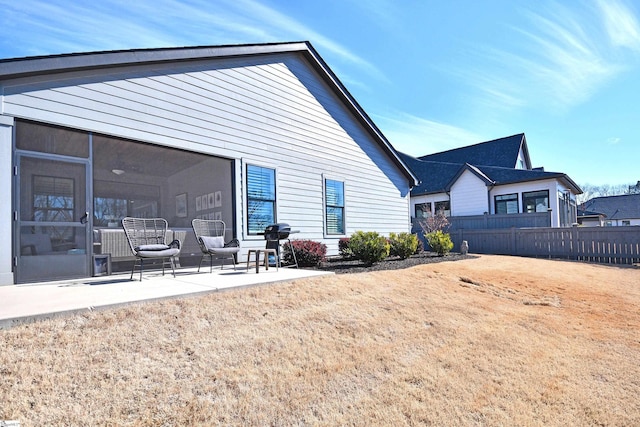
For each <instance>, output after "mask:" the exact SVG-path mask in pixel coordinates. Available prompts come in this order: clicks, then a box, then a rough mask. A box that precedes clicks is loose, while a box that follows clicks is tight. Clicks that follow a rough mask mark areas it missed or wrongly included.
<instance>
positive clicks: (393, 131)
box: [374, 112, 485, 157]
mask: <svg viewBox="0 0 640 427" xmlns="http://www.w3.org/2000/svg"><path fill="white" fill-rule="evenodd" d="M374 120H375V122H376V124H377V125H378V127H379V128H380V129H381V130H382V133H384V135H385V136H386V137H387V139H388V140H389V142H391V144H392V145H393V146H394V147H395V148H396V149H397V150H399V151H402V152H403V153H407V154H409V155H412V156H416V157H419V156H424V155H426V154H431V153H436V152H439V151H445V150H449V149H452V148H458V147H463V146H465V145H471V144H477V143H478V142H482V141H484V140H485V139H483V138H482V137H481V136H479V135H477V134H475V133H473V132H470V131H468V130H466V129H462V128H459V127H456V126H452V125H448V124H444V123H438V122H435V121H432V120H426V119H422V118H420V117H416V116H414V115H411V114H407V113H401V112H399V113H395V114H393V115H391V116H376V117H374Z"/></svg>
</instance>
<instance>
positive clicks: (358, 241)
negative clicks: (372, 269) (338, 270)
mask: <svg viewBox="0 0 640 427" xmlns="http://www.w3.org/2000/svg"><path fill="white" fill-rule="evenodd" d="M349 249H350V250H351V252H352V253H353V256H354V257H356V258H357V259H359V260H360V261H362V262H364V263H365V264H367V265H371V264H374V263H376V262H380V261H382V260H383V259H385V258H386V257H388V256H389V242H388V241H387V239H386V238H385V237H384V236H381V235H379V234H378V233H376V232H375V231H367V232H365V231H356V232H355V233H353V234H352V235H351V239H349Z"/></svg>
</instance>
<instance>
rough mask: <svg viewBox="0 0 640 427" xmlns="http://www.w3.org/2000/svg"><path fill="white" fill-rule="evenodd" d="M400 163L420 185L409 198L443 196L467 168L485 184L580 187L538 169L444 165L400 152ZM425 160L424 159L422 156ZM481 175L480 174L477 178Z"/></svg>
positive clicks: (556, 173)
mask: <svg viewBox="0 0 640 427" xmlns="http://www.w3.org/2000/svg"><path fill="white" fill-rule="evenodd" d="M399 155H400V157H401V158H402V160H403V161H404V162H405V164H407V165H408V166H409V168H410V169H412V170H413V172H414V174H415V175H417V176H418V178H419V179H420V184H419V185H418V186H417V187H414V188H413V190H411V195H412V196H418V195H422V194H433V193H443V192H446V191H449V189H450V187H451V185H453V183H454V182H455V180H456V179H457V178H458V177H459V175H460V174H461V173H462V172H463V171H464V169H469V170H471V171H472V172H474V173H475V174H476V175H478V177H479V178H481V179H483V180H485V181H487V180H488V182H487V184H493V185H504V184H513V183H519V182H530V181H539V180H543V179H558V180H560V181H562V182H563V183H564V184H565V185H567V186H569V187H571V188H573V189H574V191H575V192H577V193H581V192H582V190H580V187H578V185H577V184H576V183H575V182H573V181H572V180H571V178H569V177H568V176H567V175H565V174H564V173H559V172H545V171H544V170H541V169H514V168H513V167H510V168H506V167H497V166H476V165H472V164H469V163H468V162H462V163H447V162H437V161H429V160H426V161H425V160H421V159H419V158H415V157H412V156H409V155H408V154H404V153H399ZM424 157H427V156H424ZM480 174H481V175H480Z"/></svg>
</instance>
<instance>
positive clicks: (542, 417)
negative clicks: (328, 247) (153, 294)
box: [0, 256, 640, 427]
mask: <svg viewBox="0 0 640 427" xmlns="http://www.w3.org/2000/svg"><path fill="white" fill-rule="evenodd" d="M0 343H1V346H0V347H1V348H0V421H1V420H18V421H20V423H21V427H27V426H44V425H73V426H76V425H78V426H88V425H114V426H116V425H117V426H121V425H135V426H160V425H166V426H185V425H242V426H267V425H273V426H290V425H363V426H365V425H366V426H370V425H380V426H403V425H407V426H411V425H465V426H467V425H490V426H493V425H519V426H532V425H541V426H549V425H562V426H573V425H585V426H589V425H601V426H632V425H640V398H639V396H640V365H639V363H640V270H639V269H636V268H624V267H606V266H597V265H589V264H582V263H575V262H563V261H549V260H537V259H526V258H515V257H500V256H479V257H477V258H474V259H465V260H461V261H455V262H444V263H438V264H425V265H419V266H415V267H411V268H408V269H403V270H390V271H373V272H368V273H357V274H347V275H335V276H328V277H320V278H316V279H305V280H299V281H296V282H291V283H280V284H275V285H270V286H264V287H255V288H250V289H238V290H233V291H229V292H221V293H217V294H210V295H208V296H204V297H198V298H195V297H194V298H185V299H181V300H169V301H163V302H153V303H146V304H137V305H132V306H128V307H125V308H120V309H113V310H107V311H98V312H92V313H87V314H83V315H77V316H73V317H67V318H58V319H53V320H47V321H42V322H38V323H33V324H24V325H19V326H16V327H14V328H11V329H7V330H0Z"/></svg>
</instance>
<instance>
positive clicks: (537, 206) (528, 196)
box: [522, 190, 549, 213]
mask: <svg viewBox="0 0 640 427" xmlns="http://www.w3.org/2000/svg"><path fill="white" fill-rule="evenodd" d="M548 209H549V191H548V190H543V191H532V192H529V193H522V212H526V213H533V212H546V211H547V210H548Z"/></svg>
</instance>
